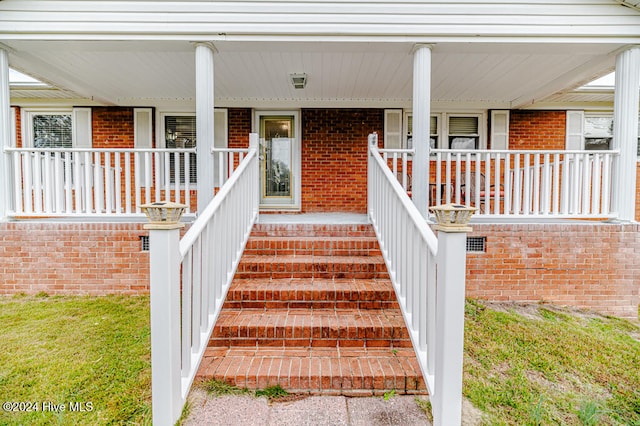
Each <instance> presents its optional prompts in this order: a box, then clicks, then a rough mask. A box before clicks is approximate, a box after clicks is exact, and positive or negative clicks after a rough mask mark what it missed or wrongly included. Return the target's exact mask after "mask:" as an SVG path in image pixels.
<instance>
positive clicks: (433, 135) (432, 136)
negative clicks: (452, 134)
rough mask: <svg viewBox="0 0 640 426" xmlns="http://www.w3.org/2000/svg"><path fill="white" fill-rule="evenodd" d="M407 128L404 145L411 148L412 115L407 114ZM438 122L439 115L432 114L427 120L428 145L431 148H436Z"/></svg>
mask: <svg viewBox="0 0 640 426" xmlns="http://www.w3.org/2000/svg"><path fill="white" fill-rule="evenodd" d="M406 121H407V130H406V135H407V137H406V139H405V140H406V147H407V148H409V149H411V148H413V115H412V114H407V116H406ZM439 123H440V120H439V116H437V115H432V116H431V118H430V120H429V145H430V146H431V149H436V148H437V147H438V140H439V133H440V132H439V130H438V129H439V126H438V124H439Z"/></svg>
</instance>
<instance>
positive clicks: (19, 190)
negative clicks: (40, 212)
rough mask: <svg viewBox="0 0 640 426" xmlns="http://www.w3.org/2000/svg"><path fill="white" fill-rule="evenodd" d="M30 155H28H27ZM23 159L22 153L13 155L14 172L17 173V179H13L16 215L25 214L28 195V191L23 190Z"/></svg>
mask: <svg viewBox="0 0 640 426" xmlns="http://www.w3.org/2000/svg"><path fill="white" fill-rule="evenodd" d="M27 155H28V154H27ZM22 159H23V154H22V153H21V152H14V153H13V171H14V173H15V177H14V179H13V199H14V200H15V205H14V207H15V211H16V214H18V215H19V214H21V213H25V211H24V204H23V197H24V196H25V195H26V191H25V190H23V183H22V182H23V181H24V179H25V178H24V173H23V171H22ZM24 185H25V187H26V188H28V186H27V185H26V182H25V183H24Z"/></svg>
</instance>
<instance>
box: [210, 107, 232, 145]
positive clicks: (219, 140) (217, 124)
mask: <svg viewBox="0 0 640 426" xmlns="http://www.w3.org/2000/svg"><path fill="white" fill-rule="evenodd" d="M213 125H214V130H213V146H215V147H216V148H227V147H228V146H229V140H228V130H227V110H226V109H224V108H216V109H215V110H214V111H213Z"/></svg>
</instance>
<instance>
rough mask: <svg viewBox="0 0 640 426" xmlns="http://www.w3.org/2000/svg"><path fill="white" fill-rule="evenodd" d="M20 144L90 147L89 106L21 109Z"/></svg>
mask: <svg viewBox="0 0 640 426" xmlns="http://www.w3.org/2000/svg"><path fill="white" fill-rule="evenodd" d="M22 112H23V116H22V119H23V123H24V124H23V128H22V130H23V144H24V146H26V147H32V148H72V147H76V148H78V147H91V137H92V136H91V108H73V109H69V110H36V109H24V110H23V111H22Z"/></svg>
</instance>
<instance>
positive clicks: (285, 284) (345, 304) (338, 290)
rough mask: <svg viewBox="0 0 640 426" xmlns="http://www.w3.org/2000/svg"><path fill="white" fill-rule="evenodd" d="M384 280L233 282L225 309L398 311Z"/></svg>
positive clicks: (389, 283) (262, 280)
mask: <svg viewBox="0 0 640 426" xmlns="http://www.w3.org/2000/svg"><path fill="white" fill-rule="evenodd" d="M398 308H399V305H398V302H397V301H396V298H395V295H394V292H393V287H392V285H391V281H389V280H385V279H370V280H357V279H354V278H352V279H321V278H315V279H313V278H311V279H304V278H302V279H301V278H287V279H275V280H273V279H270V278H265V279H253V280H252V279H235V280H234V282H233V283H232V284H231V288H230V289H229V292H228V293H227V299H226V302H225V305H224V309H398Z"/></svg>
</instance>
